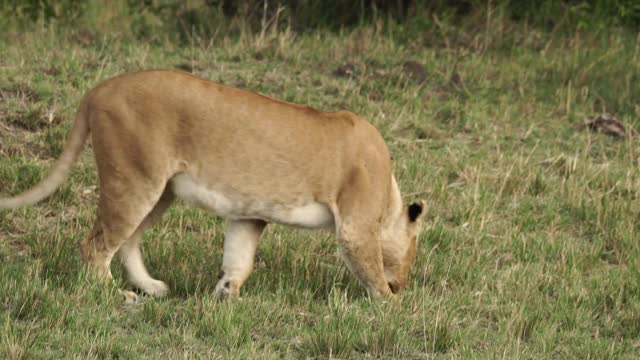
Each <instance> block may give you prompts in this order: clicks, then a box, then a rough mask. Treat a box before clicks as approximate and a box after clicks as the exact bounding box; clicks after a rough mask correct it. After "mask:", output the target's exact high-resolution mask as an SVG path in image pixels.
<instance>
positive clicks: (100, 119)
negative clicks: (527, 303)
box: [0, 71, 424, 298]
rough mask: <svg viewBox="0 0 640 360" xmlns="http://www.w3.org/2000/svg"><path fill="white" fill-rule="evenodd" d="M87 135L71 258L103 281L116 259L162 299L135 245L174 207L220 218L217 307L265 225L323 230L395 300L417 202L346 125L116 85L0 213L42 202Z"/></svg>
mask: <svg viewBox="0 0 640 360" xmlns="http://www.w3.org/2000/svg"><path fill="white" fill-rule="evenodd" d="M90 132H91V140H92V142H93V151H94V153H95V158H96V164H97V168H98V175H99V178H100V199H99V204H98V210H97V216H96V221H95V225H94V228H93V231H92V232H91V234H90V235H89V237H87V238H86V239H85V240H82V241H80V252H81V255H82V257H83V259H84V260H85V261H86V262H87V263H88V265H89V266H90V268H92V269H94V270H96V273H97V274H98V275H99V276H101V277H103V278H105V279H107V280H108V279H110V278H111V271H110V264H111V259H112V258H113V256H114V255H115V254H116V253H118V255H119V257H120V259H121V260H122V263H123V264H124V267H125V269H126V271H127V274H128V278H129V281H130V282H131V284H132V285H134V286H136V287H138V288H140V289H141V290H143V291H144V292H145V293H147V294H150V295H155V296H163V295H165V294H166V293H167V291H168V287H167V285H166V284H165V283H164V282H162V281H160V280H156V279H154V278H152V277H151V276H150V275H149V273H148V272H147V270H146V268H145V266H144V263H143V260H142V256H141V252H140V240H141V239H142V235H143V232H144V231H145V229H147V228H148V227H149V226H151V225H152V224H153V223H154V222H156V221H157V220H158V218H160V216H161V214H162V213H163V212H164V211H165V210H166V209H167V207H169V205H170V204H171V203H172V202H173V200H174V199H175V198H176V197H178V198H180V199H184V200H186V201H189V202H192V203H194V204H196V205H198V206H200V207H203V208H205V209H208V210H210V211H212V212H214V213H215V214H218V215H220V216H223V217H225V218H226V219H227V224H226V232H225V240H224V256H223V262H222V273H221V277H220V279H219V281H218V283H217V285H216V288H215V293H216V295H218V296H220V297H223V298H224V297H234V296H238V294H239V291H240V287H241V286H242V284H243V283H244V281H245V280H246V279H247V277H248V276H249V273H250V272H251V270H252V263H253V258H254V253H255V250H256V246H257V245H258V239H259V238H260V234H261V233H262V232H263V230H264V228H265V226H266V225H267V223H270V222H274V223H281V224H287V225H291V226H299V227H305V228H328V229H334V230H335V232H336V234H337V238H338V242H339V244H340V246H341V250H342V254H343V258H344V261H345V263H346V265H347V266H348V268H349V269H350V270H351V271H352V272H353V273H354V274H355V275H356V276H357V278H358V279H359V280H360V281H361V282H362V283H363V284H364V285H365V286H366V287H367V289H368V290H369V292H370V293H371V294H372V295H374V296H377V297H383V298H384V297H393V294H395V293H396V292H398V291H399V290H400V289H402V288H404V287H406V285H407V278H408V273H409V269H410V267H411V265H412V264H413V262H414V261H415V256H416V236H417V233H418V231H419V227H420V220H421V217H422V215H423V213H424V202H422V201H420V202H419V203H414V204H411V205H409V206H408V207H403V206H402V199H401V196H400V191H399V190H398V185H397V184H396V180H395V179H394V177H393V175H392V173H391V159H390V156H389V152H388V149H387V146H386V145H385V143H384V141H383V139H382V137H381V136H380V134H379V133H378V131H377V130H376V129H375V128H374V127H373V126H371V125H370V124H369V123H368V122H366V121H365V120H363V119H361V118H359V117H357V116H356V115H354V114H352V113H350V112H347V111H338V112H321V111H318V110H315V109H312V108H310V107H306V106H299V105H294V104H290V103H286V102H283V101H278V100H275V99H272V98H269V97H266V96H263V95H260V94H255V93H252V92H248V91H244V90H240V89H235V88H231V87H226V86H223V85H220V84H216V83H213V82H211V81H208V80H205V79H201V78H198V77H196V76H193V75H191V74H187V73H182V72H177V71H143V72H136V73H131V74H125V75H121V76H117V77H114V78H112V79H110V80H106V81H104V82H102V83H101V84H99V85H98V86H96V87H95V88H94V89H93V90H91V91H90V92H89V93H88V94H87V95H85V96H84V98H83V99H82V101H81V103H80V107H79V110H78V113H77V115H76V119H75V122H74V124H73V127H72V129H71V131H70V134H69V138H68V141H67V143H66V145H65V148H64V151H63V152H62V155H61V156H60V158H59V159H58V160H57V162H56V163H55V164H54V166H53V168H52V169H51V171H50V174H49V175H48V176H47V177H46V178H45V179H44V180H43V181H42V182H41V183H39V184H38V185H36V186H35V187H34V188H32V189H30V190H28V191H26V192H24V193H22V194H20V195H17V196H15V197H11V198H4V199H0V209H13V208H17V207H22V206H29V205H32V204H35V203H36V202H38V201H40V200H42V199H43V198H45V197H47V196H49V195H51V193H53V192H54V191H55V189H56V188H58V187H59V186H60V184H61V183H62V182H63V180H64V179H65V177H66V176H67V175H68V173H69V172H70V169H71V166H72V165H73V163H74V162H75V160H76V159H77V157H78V155H79V153H80V152H81V150H82V149H83V147H84V143H85V142H86V140H87V137H88V136H89V133H90Z"/></svg>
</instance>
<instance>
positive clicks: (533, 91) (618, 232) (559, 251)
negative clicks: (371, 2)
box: [0, 16, 640, 359]
mask: <svg viewBox="0 0 640 360" xmlns="http://www.w3.org/2000/svg"><path fill="white" fill-rule="evenodd" d="M435 20H436V21H435V25H433V27H431V28H430V30H429V31H424V32H420V33H405V32H402V29H399V28H394V27H387V26H376V25H367V26H362V27H358V28H355V29H352V30H343V31H341V32H338V33H331V32H324V31H317V32H311V33H293V32H291V31H286V29H285V30H280V31H276V30H269V31H266V32H262V33H258V34H251V33H246V32H245V33H241V34H240V35H238V36H229V37H226V36H224V35H223V34H222V33H221V34H218V35H216V36H215V37H213V38H203V37H198V36H195V35H194V36H193V37H192V38H191V39H190V41H188V42H186V43H178V42H174V41H171V40H169V39H168V38H167V39H164V40H162V39H161V40H158V39H156V40H155V41H153V42H146V41H144V40H136V39H135V38H132V37H129V36H127V34H126V33H125V32H119V31H118V30H117V29H115V30H113V31H112V32H104V33H102V34H101V33H91V32H86V31H83V28H79V29H72V30H70V29H65V28H62V27H56V26H55V24H54V25H42V24H36V25H34V27H33V28H32V30H30V31H27V32H19V31H14V32H8V33H5V34H4V35H8V36H6V37H2V38H0V192H2V193H4V194H13V193H17V192H19V191H23V190H25V189H27V188H28V187H30V186H32V185H33V184H35V183H36V182H37V181H38V180H39V179H40V178H42V176H43V175H44V174H45V173H46V171H47V169H48V167H49V166H50V165H51V163H52V160H53V159H54V158H55V157H56V156H57V155H58V154H59V153H60V149H61V146H62V144H63V142H64V138H65V135H66V131H67V130H68V129H69V125H70V121H71V119H72V118H73V114H74V112H75V109H76V106H77V104H78V101H79V99H80V98H81V96H82V94H83V93H84V92H85V91H87V90H88V89H90V88H91V87H92V86H94V85H95V84H96V83H97V82H99V81H100V80H103V79H106V78H109V77H111V76H113V75H116V74H120V73H123V72H126V71H133V70H138V69H148V68H181V69H186V70H188V71H192V72H194V73H196V74H198V75H201V76H203V77H206V78H209V79H212V80H215V81H218V82H222V83H225V84H229V85H233V86H239V87H245V88H248V89H251V90H254V91H260V92H263V93H266V94H269V95H272V96H275V97H277V98H281V99H284V100H287V101H293V102H297V103H303V104H308V105H311V106H314V107H317V108H320V109H325V110H335V109H349V110H352V111H354V112H356V113H358V114H360V115H362V116H364V117H366V118H368V119H369V120H370V121H371V122H372V123H373V124H375V125H376V126H377V127H378V128H379V129H380V131H381V132H382V133H383V135H384V137H385V139H386V140H387V143H388V145H389V147H390V149H391V152H392V154H393V157H394V166H395V173H396V175H397V177H398V178H399V182H400V185H401V188H402V189H403V193H404V194H405V195H406V198H407V200H410V199H412V198H416V197H422V198H425V199H426V200H427V202H428V203H429V206H430V211H429V213H428V216H427V220H426V226H425V230H424V232H423V234H422V235H421V237H420V239H419V240H420V241H419V242H420V247H419V254H418V260H417V264H416V266H415V268H414V269H413V272H412V277H411V286H410V288H409V289H408V290H407V291H406V292H404V293H403V295H402V297H401V301H400V303H399V304H397V305H393V304H380V303H376V302H372V301H371V300H370V299H369V298H368V297H367V296H366V294H365V292H364V291H363V289H362V288H361V287H360V286H359V284H358V283H357V282H356V281H355V279H354V278H353V276H352V275H351V274H350V273H349V272H348V270H346V268H345V267H344V266H343V265H342V263H341V262H340V260H339V258H338V257H337V256H336V244H335V241H334V239H333V236H332V235H330V234H328V233H322V232H310V231H301V230H295V229H289V228H285V227H280V226H271V227H269V228H268V231H267V232H266V234H265V236H264V237H263V241H262V243H261V245H260V247H259V250H258V255H257V259H256V270H255V272H254V273H253V274H252V275H251V277H250V278H249V280H248V282H247V283H246V285H245V286H244V287H243V296H242V299H241V300H239V301H236V302H231V303H217V302H216V301H214V299H213V297H212V288H213V286H214V285H215V280H216V276H217V273H218V271H219V268H220V265H221V260H222V241H223V227H222V223H221V221H220V220H219V219H216V218H215V217H212V216H210V215H209V214H206V213H205V212H203V211H200V210H196V209H192V208H189V207H186V206H184V205H182V204H179V205H178V206H175V207H174V208H172V209H171V210H170V211H169V213H168V214H166V215H165V217H164V219H163V221H162V222H161V223H160V224H159V225H157V226H156V227H155V228H154V229H153V230H152V231H150V232H149V233H148V234H147V235H146V236H145V244H144V251H145V258H146V262H147V265H148V267H149V269H150V271H151V273H152V274H153V275H154V276H156V277H157V278H159V279H162V280H165V281H167V282H168V284H169V286H170V287H171V295H170V296H169V297H168V298H166V299H160V300H157V299H150V298H145V299H144V301H142V302H141V303H140V304H137V305H133V306H125V305H124V304H123V303H122V299H121V298H120V297H119V295H118V293H117V292H116V291H115V289H114V288H109V289H105V288H103V287H101V286H96V285H92V284H91V283H90V282H89V281H88V280H87V279H86V277H85V274H84V272H83V271H84V270H83V267H82V265H81V263H80V260H79V258H78V256H77V250H76V245H75V244H76V242H77V241H79V240H80V239H81V238H82V237H83V236H85V235H86V234H87V233H88V232H89V230H90V228H89V227H90V225H91V223H92V221H93V211H94V207H95V203H96V199H97V193H96V191H97V190H96V188H95V185H96V175H95V167H94V165H93V162H92V154H91V152H90V151H89V150H88V151H85V153H84V155H83V157H82V159H81V161H80V162H79V164H78V165H76V167H75V168H74V171H73V173H72V176H71V178H70V179H69V180H68V181H67V182H66V183H65V185H64V186H63V187H62V188H61V189H60V190H59V191H58V192H57V193H56V194H55V195H54V196H52V197H51V198H49V199H47V200H46V201H44V202H42V203H41V204H39V205H37V206H35V207H32V208H27V209H20V210H16V211H3V212H0V329H1V330H0V357H2V358H158V357H169V358H179V357H180V358H182V357H187V358H257V357H261V358H262V357H264V358H274V359H276V358H278V359H279V358H307V357H310V358H508V359H514V358H525V359H529V358H536V359H537V358H552V357H568V358H581V359H584V358H596V359H603V358H611V359H617V358H635V357H636V356H637V354H638V352H639V351H640V338H639V333H640V271H639V265H640V245H639V242H638V241H637V239H636V233H637V232H638V229H639V228H640V222H639V220H638V219H639V217H638V215H639V213H640V206H639V205H638V191H639V190H638V187H639V186H640V173H639V172H638V171H637V167H638V152H639V151H640V147H639V145H640V143H639V142H638V139H637V137H636V136H628V137H627V138H625V139H623V140H616V139H614V138H611V137H608V136H606V135H604V134H601V133H591V132H588V131H586V130H583V129H580V128H579V126H578V125H579V124H581V123H582V121H583V119H584V118H585V117H588V116H591V115H594V114H598V113H600V112H604V111H607V112H611V113H613V114H615V115H616V116H617V117H618V118H619V119H620V120H621V121H622V122H623V123H625V124H626V126H627V128H628V129H637V128H638V125H639V124H638V120H637V119H638V115H640V114H639V112H640V108H639V107H638V104H637V99H639V98H640V88H639V87H638V86H637V82H638V80H639V78H640V68H639V65H638V64H640V62H638V54H639V51H640V47H639V45H638V41H637V38H636V36H635V34H633V33H630V32H627V31H625V30H620V29H615V28H613V29H605V30H598V29H596V30H593V31H591V32H588V31H573V32H554V31H541V30H537V29H535V28H530V27H528V26H527V24H526V23H511V22H509V21H508V20H506V19H504V18H500V17H499V16H494V17H492V18H488V19H483V20H481V21H479V23H482V24H483V25H482V26H480V27H479V28H473V27H472V26H469V25H455V24H452V23H447V22H446V21H444V20H440V21H438V19H435ZM408 61H415V62H417V63H419V64H420V65H422V67H420V69H419V70H415V66H413V67H412V66H406V65H405V66H403V64H405V62H408ZM345 64H350V65H351V67H350V69H352V71H350V72H349V73H348V74H346V75H345V76H344V77H336V76H335V75H334V73H335V71H336V69H337V68H339V67H342V66H344V65H345ZM406 69H414V70H413V71H408V70H406ZM420 71H422V72H420ZM112 268H113V271H114V275H115V277H116V282H117V283H118V284H119V286H126V285H125V283H124V280H123V274H122V271H121V269H120V267H119V265H118V264H116V263H115V262H114V265H113V267H112Z"/></svg>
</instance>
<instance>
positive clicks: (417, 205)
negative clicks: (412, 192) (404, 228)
mask: <svg viewBox="0 0 640 360" xmlns="http://www.w3.org/2000/svg"><path fill="white" fill-rule="evenodd" d="M407 213H408V215H409V221H410V222H415V221H417V220H418V219H419V218H420V217H422V215H424V201H422V200H420V201H418V202H414V203H413V204H411V205H409V208H408V209H407Z"/></svg>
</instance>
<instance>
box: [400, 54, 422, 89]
mask: <svg viewBox="0 0 640 360" xmlns="http://www.w3.org/2000/svg"><path fill="white" fill-rule="evenodd" d="M402 73H403V74H404V76H406V77H407V78H409V79H411V81H413V82H415V83H416V84H422V83H424V82H425V81H426V80H427V72H426V71H425V69H424V66H423V65H422V64H420V63H419V62H417V61H413V60H408V61H405V62H404V63H402Z"/></svg>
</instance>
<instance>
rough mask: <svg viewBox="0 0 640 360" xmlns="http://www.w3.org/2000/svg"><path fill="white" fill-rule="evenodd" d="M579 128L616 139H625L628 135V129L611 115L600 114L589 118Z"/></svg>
mask: <svg viewBox="0 0 640 360" xmlns="http://www.w3.org/2000/svg"><path fill="white" fill-rule="evenodd" d="M579 128H581V129H589V130H591V131H594V132H598V133H603V134H606V135H609V136H612V137H614V138H616V139H624V138H625V136H626V134H627V129H626V128H625V126H624V125H623V124H622V122H621V121H620V120H618V118H616V117H615V116H613V115H610V114H600V115H596V116H592V117H590V118H587V119H585V121H584V123H583V124H581V125H580V126H579Z"/></svg>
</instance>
